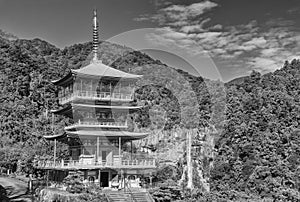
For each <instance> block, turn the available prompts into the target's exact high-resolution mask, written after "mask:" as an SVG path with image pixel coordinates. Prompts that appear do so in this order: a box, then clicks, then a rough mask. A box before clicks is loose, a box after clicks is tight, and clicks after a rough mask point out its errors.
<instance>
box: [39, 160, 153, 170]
mask: <svg viewBox="0 0 300 202" xmlns="http://www.w3.org/2000/svg"><path fill="white" fill-rule="evenodd" d="M36 167H38V168H44V169H58V168H60V169H80V168H155V160H154V159H150V160H145V159H140V160H137V159H135V160H121V162H120V161H117V162H113V161H111V162H108V161H96V160H91V161H81V160H61V161H55V162H54V161H38V162H37V164H36Z"/></svg>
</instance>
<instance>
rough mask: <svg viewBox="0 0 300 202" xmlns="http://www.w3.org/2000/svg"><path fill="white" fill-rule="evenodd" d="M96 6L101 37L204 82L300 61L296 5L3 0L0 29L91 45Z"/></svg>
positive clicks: (221, 0)
mask: <svg viewBox="0 0 300 202" xmlns="http://www.w3.org/2000/svg"><path fill="white" fill-rule="evenodd" d="M94 8H96V9H97V10H98V19H99V33H100V38H101V40H108V41H112V42H118V43H121V44H124V45H128V46H130V47H132V48H135V49H138V50H145V52H147V53H148V54H149V55H151V56H153V57H155V58H156V59H160V60H162V61H163V62H165V63H167V64H169V65H171V66H174V67H175V68H182V69H184V70H187V71H189V72H191V73H192V74H195V75H197V74H199V75H202V76H204V77H206V78H211V79H221V80H223V81H228V80H231V79H233V78H236V77H239V76H244V75H248V74H249V73H250V72H251V71H252V70H256V71H259V72H261V73H267V72H270V71H274V70H276V69H279V68H281V67H282V65H283V63H284V61H285V60H292V59H293V58H299V51H300V1H299V0H204V1H200V0H184V1H183V0H182V1H179V0H0V29H2V30H4V31H6V32H9V33H12V34H14V35H16V36H18V37H19V38H26V39H32V38H41V39H43V40H46V41H48V42H50V43H52V44H54V45H56V46H57V47H59V48H64V47H65V46H70V45H72V44H75V43H82V42H87V41H90V40H91V37H92V31H91V30H92V23H91V22H92V21H91V20H92V10H93V9H94ZM186 64H190V65H186ZM191 66H192V67H191Z"/></svg>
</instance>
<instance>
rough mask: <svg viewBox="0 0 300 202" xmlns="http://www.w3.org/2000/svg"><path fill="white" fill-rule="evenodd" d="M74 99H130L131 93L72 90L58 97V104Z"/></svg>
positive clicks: (131, 98)
mask: <svg viewBox="0 0 300 202" xmlns="http://www.w3.org/2000/svg"><path fill="white" fill-rule="evenodd" d="M75 99H92V100H114V101H132V100H133V94H126V93H110V92H95V91H74V92H73V93H70V94H67V95H65V96H63V97H60V98H59V103H60V104H66V103H68V102H70V101H73V100H75Z"/></svg>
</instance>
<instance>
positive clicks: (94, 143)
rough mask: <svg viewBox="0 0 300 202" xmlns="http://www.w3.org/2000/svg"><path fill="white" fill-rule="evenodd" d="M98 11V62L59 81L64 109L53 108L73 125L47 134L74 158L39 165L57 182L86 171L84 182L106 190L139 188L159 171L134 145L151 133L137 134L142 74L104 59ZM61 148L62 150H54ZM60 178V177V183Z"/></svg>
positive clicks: (95, 28)
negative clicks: (126, 185)
mask: <svg viewBox="0 0 300 202" xmlns="http://www.w3.org/2000/svg"><path fill="white" fill-rule="evenodd" d="M98 48H99V45H98V22H97V13H96V11H94V17H93V50H92V51H93V52H92V54H93V59H92V60H91V62H90V64H88V65H87V66H84V67H82V68H80V69H77V70H73V69H72V70H70V71H69V73H68V74H67V75H66V76H64V77H63V78H61V79H59V80H56V81H53V84H54V85H56V86H57V87H58V88H59V92H58V100H59V104H60V106H61V107H60V108H59V109H57V110H52V113H53V114H55V115H57V116H66V117H69V118H71V119H72V120H73V124H71V125H69V126H66V127H65V128H64V133H62V134H55V135H53V136H44V137H45V138H46V139H47V140H50V141H54V142H55V145H56V143H57V141H64V142H66V143H67V144H68V146H69V153H70V156H69V158H68V159H62V160H58V159H56V151H54V160H52V161H49V160H47V161H46V160H45V161H39V162H38V165H37V167H38V168H39V169H44V170H47V171H48V172H49V173H50V175H49V178H50V179H52V180H55V179H56V180H61V179H62V178H64V177H65V176H67V175H68V174H69V173H70V172H74V171H79V172H81V173H82V177H83V178H84V182H87V183H88V182H89V183H98V184H99V185H100V186H101V187H112V186H122V182H125V179H128V181H129V182H130V183H131V186H132V187H134V186H139V184H138V178H139V176H141V175H143V174H145V173H148V174H149V173H151V172H153V171H154V170H155V168H156V166H155V160H154V159H150V158H147V156H143V155H139V156H138V155H136V154H134V153H133V152H132V141H134V140H140V139H142V138H145V137H146V136H147V135H148V134H147V133H140V132H134V130H133V127H132V126H130V123H131V122H132V120H131V119H130V115H131V114H132V113H134V112H135V111H136V110H139V109H140V108H141V106H138V105H137V102H136V100H135V95H134V92H135V88H134V86H135V83H136V82H137V80H138V79H141V77H142V76H141V75H135V74H130V73H126V72H123V71H120V70H117V69H114V68H112V67H109V66H107V65H105V64H103V63H102V61H101V60H99V59H98V54H97V53H98ZM54 150H56V146H55V148H54ZM59 178H60V179H59Z"/></svg>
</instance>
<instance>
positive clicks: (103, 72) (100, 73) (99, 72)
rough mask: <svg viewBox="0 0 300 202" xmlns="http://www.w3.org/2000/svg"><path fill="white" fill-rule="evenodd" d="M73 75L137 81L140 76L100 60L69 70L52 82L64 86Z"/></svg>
mask: <svg viewBox="0 0 300 202" xmlns="http://www.w3.org/2000/svg"><path fill="white" fill-rule="evenodd" d="M73 75H78V76H81V77H108V78H126V79H137V78H140V77H142V75H136V74H130V73H126V72H123V71H120V70H117V69H115V68H112V67H110V66H108V65H105V64H103V63H102V61H101V60H96V61H92V62H91V63H90V64H88V65H87V66H84V67H82V68H80V69H71V70H70V72H69V73H68V74H67V75H66V76H64V77H63V78H61V79H58V80H54V81H52V83H53V84H55V85H61V86H64V84H65V83H66V82H67V81H69V80H70V78H72V76H73Z"/></svg>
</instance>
